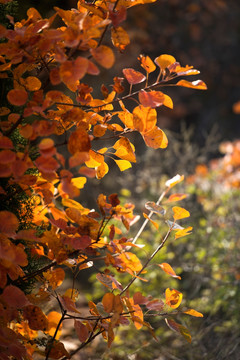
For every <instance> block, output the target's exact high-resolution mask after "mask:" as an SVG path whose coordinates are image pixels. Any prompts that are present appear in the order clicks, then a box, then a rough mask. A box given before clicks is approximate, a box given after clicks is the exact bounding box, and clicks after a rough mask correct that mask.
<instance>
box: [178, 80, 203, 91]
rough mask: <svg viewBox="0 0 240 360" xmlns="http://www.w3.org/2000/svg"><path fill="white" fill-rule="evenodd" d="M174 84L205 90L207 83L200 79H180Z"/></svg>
mask: <svg viewBox="0 0 240 360" xmlns="http://www.w3.org/2000/svg"><path fill="white" fill-rule="evenodd" d="M176 86H183V87H187V88H192V89H199V90H207V85H206V84H205V82H203V81H202V80H195V81H192V82H190V81H187V80H180V81H178V82H177V83H176Z"/></svg>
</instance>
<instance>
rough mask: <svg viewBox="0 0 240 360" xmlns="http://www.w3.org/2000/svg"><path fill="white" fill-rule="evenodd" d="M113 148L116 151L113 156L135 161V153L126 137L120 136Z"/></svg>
mask: <svg viewBox="0 0 240 360" xmlns="http://www.w3.org/2000/svg"><path fill="white" fill-rule="evenodd" d="M113 148H114V149H116V152H115V153H114V155H115V156H117V157H119V158H120V159H122V160H128V161H131V162H136V155H135V153H134V151H135V148H134V146H133V144H132V143H131V142H130V141H129V139H128V138H126V137H120V139H119V140H118V141H116V142H115V144H114V145H113Z"/></svg>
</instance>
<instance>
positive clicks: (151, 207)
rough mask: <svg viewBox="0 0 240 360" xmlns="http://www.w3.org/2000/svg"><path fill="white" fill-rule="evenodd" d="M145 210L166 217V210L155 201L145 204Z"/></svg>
mask: <svg viewBox="0 0 240 360" xmlns="http://www.w3.org/2000/svg"><path fill="white" fill-rule="evenodd" d="M145 208H146V209H147V210H149V211H152V212H154V213H156V214H160V215H165V214H166V210H165V209H164V208H163V207H162V206H161V205H158V204H156V203H155V202H154V201H148V202H146V204H145Z"/></svg>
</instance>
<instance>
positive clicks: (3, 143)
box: [0, 136, 13, 149]
mask: <svg viewBox="0 0 240 360" xmlns="http://www.w3.org/2000/svg"><path fill="white" fill-rule="evenodd" d="M0 149H13V143H12V140H11V139H9V138H8V137H7V136H1V137H0Z"/></svg>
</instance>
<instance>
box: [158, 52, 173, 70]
mask: <svg viewBox="0 0 240 360" xmlns="http://www.w3.org/2000/svg"><path fill="white" fill-rule="evenodd" d="M154 62H155V63H156V64H157V65H158V66H159V67H160V68H161V69H163V70H165V69H166V68H167V67H168V66H169V65H171V64H173V63H175V62H176V59H175V58H174V57H173V56H171V55H166V54H163V55H160V56H158V57H157V58H156V59H155V60H154Z"/></svg>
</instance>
